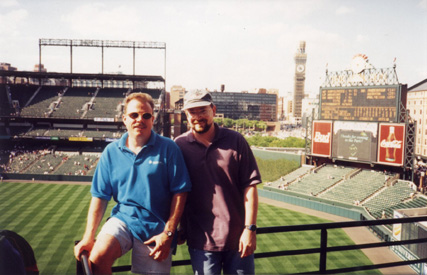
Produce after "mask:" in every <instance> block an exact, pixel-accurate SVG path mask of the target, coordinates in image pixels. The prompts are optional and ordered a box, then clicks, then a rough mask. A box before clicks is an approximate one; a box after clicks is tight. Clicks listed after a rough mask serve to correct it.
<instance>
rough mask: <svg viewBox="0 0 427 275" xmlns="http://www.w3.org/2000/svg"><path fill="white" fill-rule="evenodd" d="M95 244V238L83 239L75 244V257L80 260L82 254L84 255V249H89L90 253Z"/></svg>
mask: <svg viewBox="0 0 427 275" xmlns="http://www.w3.org/2000/svg"><path fill="white" fill-rule="evenodd" d="M94 244H95V241H94V240H81V241H80V242H79V243H78V244H76V245H75V246H74V257H76V259H77V260H78V261H80V255H82V253H83V251H87V252H88V253H89V255H90V252H91V251H92V248H93V245H94ZM89 255H88V256H89Z"/></svg>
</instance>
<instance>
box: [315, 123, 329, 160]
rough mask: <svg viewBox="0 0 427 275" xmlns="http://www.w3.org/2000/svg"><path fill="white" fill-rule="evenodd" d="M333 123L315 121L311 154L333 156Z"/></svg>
mask: <svg viewBox="0 0 427 275" xmlns="http://www.w3.org/2000/svg"><path fill="white" fill-rule="evenodd" d="M331 144H332V121H313V137H312V139H311V154H312V155H316V156H322V157H330V156H331Z"/></svg>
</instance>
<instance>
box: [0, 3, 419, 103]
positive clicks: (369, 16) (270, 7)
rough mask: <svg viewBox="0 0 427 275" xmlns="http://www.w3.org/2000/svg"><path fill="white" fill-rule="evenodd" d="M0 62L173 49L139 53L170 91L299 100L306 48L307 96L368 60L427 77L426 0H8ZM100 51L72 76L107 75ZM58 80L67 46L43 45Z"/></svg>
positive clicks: (58, 52) (109, 67)
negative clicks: (358, 59)
mask: <svg viewBox="0 0 427 275" xmlns="http://www.w3.org/2000/svg"><path fill="white" fill-rule="evenodd" d="M0 37H1V43H0V62H6V63H10V64H11V65H12V66H14V67H17V68H18V70H23V71H30V70H33V69H34V65H35V64H38V63H39V39H40V38H52V39H88V40H92V39H93V40H121V41H147V42H163V43H166V50H153V49H138V50H136V52H135V62H136V65H135V66H136V69H135V71H136V72H135V73H136V74H138V75H161V76H163V77H165V79H166V90H167V91H170V87H171V86H173V85H181V86H183V87H184V88H186V90H193V89H209V90H220V89H221V85H225V91H226V92H241V91H249V92H255V91H257V90H258V89H259V88H265V89H278V90H279V93H280V95H282V96H288V95H289V93H291V92H293V85H294V75H295V61H294V54H295V53H296V51H297V48H298V46H299V43H300V41H305V42H306V53H307V66H306V67H307V69H306V82H305V90H306V93H308V94H311V95H317V94H318V93H319V88H320V86H321V85H322V84H323V81H324V79H325V73H326V69H328V70H329V71H341V70H345V69H350V64H351V60H352V58H353V56H355V55H356V54H365V55H367V56H368V60H369V63H370V64H372V65H373V66H374V67H376V68H389V67H392V66H393V64H394V63H393V62H394V60H395V59H396V61H395V64H396V71H397V75H398V79H399V82H400V83H402V84H408V86H409V87H410V86H412V85H414V84H416V83H418V82H420V81H422V80H424V79H427V0H351V1H348V0H280V1H279V0H264V1H261V0H246V1H235V0H229V1H225V0H224V1H222V0H212V1H196V0H175V1H172V0H158V1H155V0H145V1H142V0H140V1H138V0H120V1H116V0H114V1H112V0H111V1H110V0H106V1H88V0H86V1H84V0H73V1H69V0H62V1H61V0H38V1H33V0H0ZM101 56H102V55H101V49H100V48H86V47H85V48H83V47H74V48H73V72H75V73H100V72H101V70H102V69H101V68H102V65H101V64H102V62H101V60H102V58H101ZM132 58H133V51H132V50H131V49H116V48H108V49H105V50H104V72H105V73H118V72H120V73H125V74H132V73H133V65H132ZM42 63H43V64H44V66H45V67H46V69H47V70H48V71H50V72H70V49H69V48H68V47H47V46H44V47H42Z"/></svg>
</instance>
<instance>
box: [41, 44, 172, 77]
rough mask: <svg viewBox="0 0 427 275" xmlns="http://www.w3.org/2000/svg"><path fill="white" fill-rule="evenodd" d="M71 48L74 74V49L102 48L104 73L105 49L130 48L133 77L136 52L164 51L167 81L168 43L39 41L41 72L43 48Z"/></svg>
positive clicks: (71, 71) (71, 62)
mask: <svg viewBox="0 0 427 275" xmlns="http://www.w3.org/2000/svg"><path fill="white" fill-rule="evenodd" d="M43 46H54V47H55V46H56V47H70V73H73V47H96V48H101V55H102V58H101V59H102V60H101V67H102V73H104V48H129V49H132V50H133V57H132V61H133V75H135V50H136V49H157V50H164V70H165V71H164V76H163V77H164V78H165V79H166V43H164V42H144V41H122V40H89V39H48V38H40V39H39V71H40V70H41V64H42V47H43Z"/></svg>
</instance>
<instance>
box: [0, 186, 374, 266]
mask: <svg viewBox="0 0 427 275" xmlns="http://www.w3.org/2000/svg"><path fill="white" fill-rule="evenodd" d="M89 189H90V187H89V186H84V185H66V184H36V183H9V182H7V183H6V182H2V183H1V184H0V209H1V212H0V229H7V230H12V231H15V232H17V233H18V234H20V235H21V236H23V237H24V238H25V239H26V240H27V241H28V242H29V243H30V244H31V246H32V247H33V250H34V253H35V256H36V259H37V264H38V267H39V270H40V273H41V274H73V273H75V261H74V256H73V244H74V241H75V240H78V239H80V238H81V236H82V234H83V230H84V227H85V223H86V215H87V209H88V206H89V200H90V194H89ZM112 206H113V203H110V205H109V209H108V210H107V213H109V212H110V210H111V207H112ZM321 222H328V221H325V220H322V219H320V218H317V217H313V216H309V215H305V214H302V213H298V212H294V211H290V210H286V209H281V208H277V207H274V206H271V205H267V204H260V207H259V217H258V225H259V226H260V227H266V226H278V225H293V224H307V226H309V224H312V223H321ZM328 233H329V234H328V236H329V245H330V246H336V245H346V244H353V241H352V240H351V239H350V238H349V237H348V236H347V235H346V234H345V233H344V232H343V231H342V230H333V231H328ZM319 235H320V233H319V232H318V231H314V232H312V231H309V232H306V233H305V232H302V233H301V232H299V233H276V234H262V235H259V236H258V239H257V252H267V251H279V250H292V249H299V248H312V247H318V246H319V242H320V241H319V240H320V236H319ZM128 254H129V253H128ZM188 258H189V256H188V253H187V249H186V246H180V247H179V248H178V251H177V255H176V256H175V257H174V258H173V259H174V260H180V259H188ZM129 259H130V257H129V255H125V256H124V257H122V258H121V259H119V260H118V261H117V263H116V265H128V264H129ZM327 262H328V266H327V268H328V269H334V268H341V267H352V266H360V265H367V264H371V262H370V260H369V259H368V258H367V257H366V256H365V255H364V254H363V253H362V252H361V251H351V252H335V253H331V254H330V255H328V261H327ZM318 263H319V256H318V255H304V256H292V257H291V256H289V257H275V258H264V259H257V260H256V261H255V265H256V272H257V273H258V274H279V273H280V274H286V273H297V272H298V273H299V272H308V271H314V270H318ZM172 273H175V274H177V273H187V274H188V273H191V267H190V266H182V267H173V268H172ZM363 274H380V273H379V271H364V272H363Z"/></svg>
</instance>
